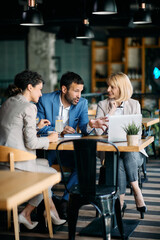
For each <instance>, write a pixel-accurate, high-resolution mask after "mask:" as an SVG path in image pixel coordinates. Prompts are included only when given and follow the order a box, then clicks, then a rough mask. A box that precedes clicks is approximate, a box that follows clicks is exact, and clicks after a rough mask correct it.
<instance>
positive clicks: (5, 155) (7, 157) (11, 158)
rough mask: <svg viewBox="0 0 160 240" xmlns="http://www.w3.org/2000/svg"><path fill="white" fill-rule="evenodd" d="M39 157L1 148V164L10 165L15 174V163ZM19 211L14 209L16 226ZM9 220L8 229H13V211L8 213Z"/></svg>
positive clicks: (14, 149)
mask: <svg viewBox="0 0 160 240" xmlns="http://www.w3.org/2000/svg"><path fill="white" fill-rule="evenodd" d="M36 158H37V156H36V155H34V154H32V153H28V152H26V151H22V150H19V149H16V148H11V147H6V146H0V162H4V163H9V165H10V171H11V172H13V171H14V170H15V169H14V162H20V161H28V160H34V159H36ZM16 211H18V209H17V208H16V209H15V208H14V209H13V219H14V226H15V222H18V220H17V221H16V218H17V212H16ZM7 218H8V228H10V227H11V211H7Z"/></svg>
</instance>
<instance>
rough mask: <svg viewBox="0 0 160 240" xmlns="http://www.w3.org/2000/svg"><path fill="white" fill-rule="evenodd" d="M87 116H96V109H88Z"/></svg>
mask: <svg viewBox="0 0 160 240" xmlns="http://www.w3.org/2000/svg"><path fill="white" fill-rule="evenodd" d="M88 116H96V109H88Z"/></svg>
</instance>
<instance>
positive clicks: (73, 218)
mask: <svg viewBox="0 0 160 240" xmlns="http://www.w3.org/2000/svg"><path fill="white" fill-rule="evenodd" d="M79 202H80V199H79V200H78V199H75V197H74V199H72V198H70V199H69V204H68V234H69V238H68V239H69V240H74V239H75V233H76V224H77V219H78V212H79V208H80V206H81V205H80V204H79Z"/></svg>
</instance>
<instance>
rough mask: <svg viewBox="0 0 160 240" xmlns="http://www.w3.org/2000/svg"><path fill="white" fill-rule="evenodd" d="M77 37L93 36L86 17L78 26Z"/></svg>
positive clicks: (87, 37)
mask: <svg viewBox="0 0 160 240" xmlns="http://www.w3.org/2000/svg"><path fill="white" fill-rule="evenodd" d="M76 38H77V39H92V38H94V32H93V30H92V29H91V28H90V27H89V21H88V19H84V20H83V23H82V24H81V25H80V26H79V28H78V31H77V34H76Z"/></svg>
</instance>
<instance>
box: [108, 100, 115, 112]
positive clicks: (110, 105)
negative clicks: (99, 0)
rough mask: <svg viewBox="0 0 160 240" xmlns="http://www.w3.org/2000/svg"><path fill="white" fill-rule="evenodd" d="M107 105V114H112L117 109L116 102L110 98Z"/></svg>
mask: <svg viewBox="0 0 160 240" xmlns="http://www.w3.org/2000/svg"><path fill="white" fill-rule="evenodd" d="M109 107H110V111H109V113H108V114H109V115H113V114H114V112H115V111H116V109H117V102H116V101H115V100H110V101H109Z"/></svg>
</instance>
